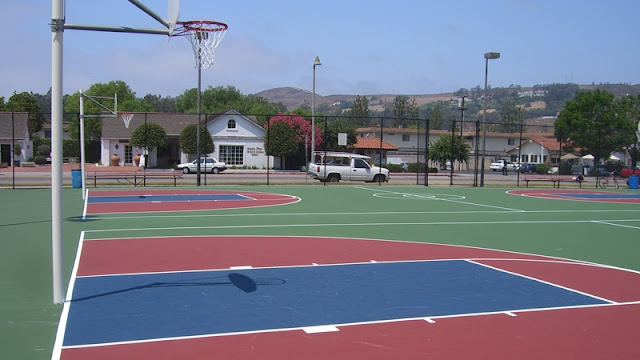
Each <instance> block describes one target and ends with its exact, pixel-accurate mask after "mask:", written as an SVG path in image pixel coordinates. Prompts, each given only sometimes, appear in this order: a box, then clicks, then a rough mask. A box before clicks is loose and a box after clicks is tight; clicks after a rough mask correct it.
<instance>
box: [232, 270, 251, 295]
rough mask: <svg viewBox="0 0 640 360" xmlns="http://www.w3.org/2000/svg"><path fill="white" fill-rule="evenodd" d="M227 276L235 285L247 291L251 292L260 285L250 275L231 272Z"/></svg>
mask: <svg viewBox="0 0 640 360" xmlns="http://www.w3.org/2000/svg"><path fill="white" fill-rule="evenodd" d="M227 277H228V278H229V281H231V283H232V284H233V285H234V286H235V287H237V288H238V289H240V290H242V291H244V292H246V293H251V292H254V291H256V289H258V285H257V284H256V282H255V281H253V279H251V278H250V277H248V276H245V275H242V274H238V273H231V274H229V275H227Z"/></svg>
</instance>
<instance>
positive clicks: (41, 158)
mask: <svg viewBox="0 0 640 360" xmlns="http://www.w3.org/2000/svg"><path fill="white" fill-rule="evenodd" d="M33 162H34V163H36V165H44V164H46V163H47V158H46V157H44V156H42V155H37V156H36V157H34V158H33Z"/></svg>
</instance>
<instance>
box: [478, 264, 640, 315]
mask: <svg viewBox="0 0 640 360" xmlns="http://www.w3.org/2000/svg"><path fill="white" fill-rule="evenodd" d="M466 261H469V262H471V263H474V264H477V265H480V266H483V267H486V268H489V269H493V270H495V271H500V272H504V273H507V274H511V275H513V276H519V277H523V278H525V279H529V280H533V281H537V282H540V283H543V284H547V285H550V286H554V287H557V288H560V289H564V290H566V291H571V292H575V293H578V294H581V295H584V296H588V297H592V298H594V299H598V300H601V301H604V302H607V303H609V304H618V302H617V301H613V300H609V299H605V298H603V297H600V296H596V295H592V294H589V293H586V292H584V291H580V290H576V289H572V288H568V287H566V286H563V285H559V284H555V283H552V282H550V281H546V280H542V279H538V278H535V277H533V276H528V275H524V274H520V273H516V272H513V271H510V270H505V269H500V268H497V267H495V266H491V265H488V264H483V263H480V262H476V261H473V260H469V259H466ZM580 265H586V266H589V264H580ZM639 301H640V300H639Z"/></svg>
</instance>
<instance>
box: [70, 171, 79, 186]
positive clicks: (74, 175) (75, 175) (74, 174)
mask: <svg viewBox="0 0 640 360" xmlns="http://www.w3.org/2000/svg"><path fill="white" fill-rule="evenodd" d="M71 187H73V188H81V187H82V170H71Z"/></svg>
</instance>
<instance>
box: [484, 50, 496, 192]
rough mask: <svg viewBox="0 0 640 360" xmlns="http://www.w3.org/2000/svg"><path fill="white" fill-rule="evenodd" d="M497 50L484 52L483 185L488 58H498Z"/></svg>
mask: <svg viewBox="0 0 640 360" xmlns="http://www.w3.org/2000/svg"><path fill="white" fill-rule="evenodd" d="M499 58H500V53H499V52H488V53H485V54H484V104H483V112H482V161H481V163H480V186H481V187H482V186H484V156H485V150H486V144H487V81H488V78H489V59H499Z"/></svg>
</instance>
